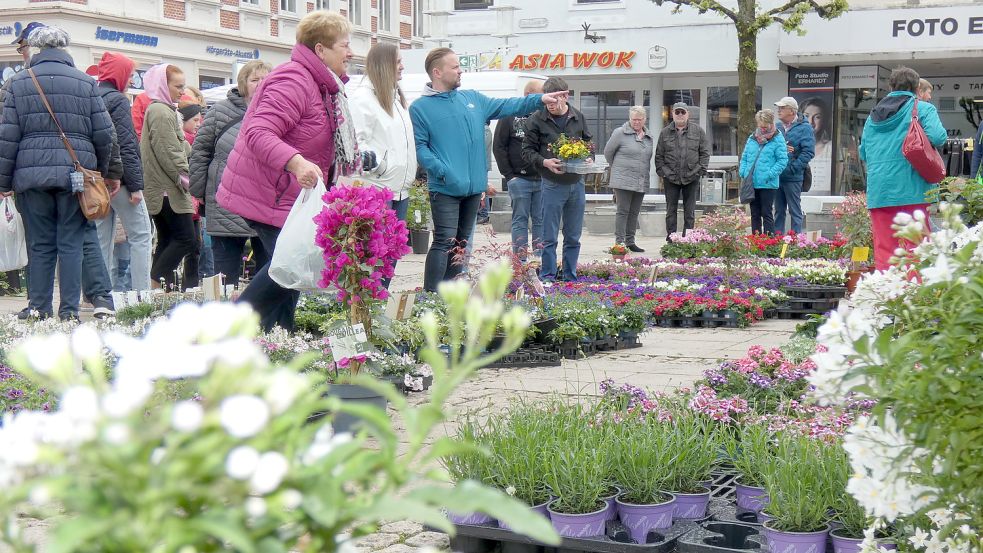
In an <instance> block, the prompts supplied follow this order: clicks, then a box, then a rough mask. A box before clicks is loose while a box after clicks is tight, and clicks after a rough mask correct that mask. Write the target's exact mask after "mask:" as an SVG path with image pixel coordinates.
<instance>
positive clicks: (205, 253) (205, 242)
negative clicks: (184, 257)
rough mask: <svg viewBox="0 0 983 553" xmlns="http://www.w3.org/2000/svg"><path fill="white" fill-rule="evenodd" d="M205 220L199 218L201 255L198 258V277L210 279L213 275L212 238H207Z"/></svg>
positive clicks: (213, 255)
mask: <svg viewBox="0 0 983 553" xmlns="http://www.w3.org/2000/svg"><path fill="white" fill-rule="evenodd" d="M206 224H207V223H206V222H205V218H204V217H202V218H201V255H199V256H198V276H199V277H201V278H205V277H210V276H213V275H214V274H215V254H214V253H213V252H212V237H211V236H209V234H208V231H207V230H205V229H206V228H207V227H206Z"/></svg>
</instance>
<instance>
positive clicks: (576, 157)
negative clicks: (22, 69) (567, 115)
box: [547, 133, 594, 173]
mask: <svg viewBox="0 0 983 553" xmlns="http://www.w3.org/2000/svg"><path fill="white" fill-rule="evenodd" d="M547 148H548V149H549V151H550V152H552V153H553V155H555V156H556V157H557V158H559V159H560V160H562V161H563V170H564V171H566V172H567V173H579V172H582V171H583V169H584V166H585V165H586V164H587V163H589V161H590V160H589V158H590V157H591V156H592V155H594V143H593V142H590V141H588V140H583V139H580V138H570V137H568V136H567V135H566V134H565V133H560V136H559V137H558V138H557V139H556V142H554V143H552V144H550V145H549V146H547Z"/></svg>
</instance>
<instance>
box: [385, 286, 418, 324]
mask: <svg viewBox="0 0 983 553" xmlns="http://www.w3.org/2000/svg"><path fill="white" fill-rule="evenodd" d="M414 303H416V293H415V292H403V293H399V294H393V295H391V296H389V301H388V302H387V303H386V316H387V317H389V318H390V319H396V320H402V319H408V318H410V315H412V314H413V304H414Z"/></svg>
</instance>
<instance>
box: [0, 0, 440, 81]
mask: <svg viewBox="0 0 983 553" xmlns="http://www.w3.org/2000/svg"><path fill="white" fill-rule="evenodd" d="M419 1H421V0H71V1H67V0H66V1H45V0H2V1H0V3H2V4H3V10H0V81H2V80H6V79H7V78H8V77H9V76H10V75H12V74H13V73H14V72H16V71H18V70H19V69H20V66H21V64H22V60H21V57H20V55H19V54H17V53H16V52H15V51H14V48H13V47H7V46H6V44H9V43H10V42H11V41H12V40H13V39H14V37H16V36H17V35H18V34H20V31H21V29H23V27H24V26H26V25H27V24H28V23H30V22H31V21H40V22H42V23H47V24H51V25H58V26H60V27H63V28H64V29H65V30H66V31H68V32H69V34H70V35H71V37H72V45H71V46H70V47H69V50H70V52H71V54H72V57H73V58H74V59H75V63H76V65H77V66H79V68H81V69H82V70H85V68H86V67H88V66H89V65H91V64H94V63H97V62H98V61H99V59H100V58H101V57H102V54H103V52H106V51H114V52H122V53H124V54H126V55H127V56H129V57H131V58H132V59H133V60H134V61H135V62H136V63H137V77H136V78H134V80H133V85H134V88H135V90H140V89H141V88H142V79H141V76H142V73H143V72H144V71H145V70H146V69H148V68H149V67H150V66H152V65H154V64H157V63H164V62H166V63H171V64H174V65H177V66H179V67H181V68H182V69H183V70H184V72H185V74H186V75H187V77H188V84H189V85H193V86H196V87H198V88H201V89H203V90H205V89H208V88H212V87H215V86H221V85H224V84H229V83H231V82H232V81H233V79H234V78H235V74H236V72H237V70H238V67H240V66H241V65H242V64H243V63H245V62H248V61H249V60H253V59H262V60H265V61H268V62H270V63H272V64H273V65H278V64H280V63H283V62H284V61H287V60H288V59H289V58H290V50H291V48H292V47H293V44H294V36H295V32H296V28H297V24H298V23H299V22H300V19H301V17H303V16H304V15H305V14H307V13H308V12H311V11H314V10H316V9H331V10H337V11H339V12H341V13H343V14H345V15H346V16H348V17H349V19H351V20H352V23H353V25H354V32H353V33H352V47H353V49H354V50H355V60H354V64H353V72H358V70H359V68H360V67H361V64H362V63H363V62H364V59H365V55H366V53H367V52H368V50H369V48H370V47H371V46H372V44H375V43H376V42H378V41H385V42H392V43H395V44H398V45H399V46H400V47H401V48H406V49H408V48H411V47H414V46H417V47H420V46H422V44H423V41H422V38H421V37H420V36H419V34H420V33H422V32H423V15H422V11H421V9H420V8H422V6H417V4H418V2H419Z"/></svg>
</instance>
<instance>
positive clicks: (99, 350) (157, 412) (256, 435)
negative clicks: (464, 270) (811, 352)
mask: <svg viewBox="0 0 983 553" xmlns="http://www.w3.org/2000/svg"><path fill="white" fill-rule="evenodd" d="M508 280H509V274H508V271H507V269H506V270H505V271H504V272H503V271H501V270H492V271H491V272H490V274H489V275H487V276H486V277H485V278H483V279H482V281H481V286H482V288H481V293H480V295H478V297H475V298H469V297H468V296H469V294H468V288H467V287H466V285H465V287H464V288H463V289H462V288H461V286H460V285H458V284H456V283H452V284H449V285H444V286H442V288H441V295H442V297H443V298H444V300H445V301H446V303H447V306H448V314H449V317H448V319H449V320H448V324H449V325H450V327H451V329H452V333H453V334H454V336H455V338H456V341H457V343H458V344H462V345H463V346H462V347H460V348H456V349H455V351H454V352H453V355H452V356H451V357H450V359H448V358H446V357H445V356H444V355H442V354H440V353H439V352H438V351H437V349H436V335H435V334H436V333H435V332H434V330H433V329H434V324H433V320H432V319H433V317H432V316H430V317H428V316H427V315H424V317H423V319H424V327H425V328H426V329H427V337H428V344H429V345H430V349H429V350H428V351H426V352H424V356H427V357H428V358H429V360H430V365H431V366H432V367H433V370H434V372H435V373H436V374H437V375H439V376H440V378H438V379H436V384H435V385H434V387H433V389H432V394H431V397H430V400H429V401H427V402H425V403H423V404H421V405H420V406H418V407H411V406H410V405H409V404H408V403H407V401H406V399H405V398H403V397H402V396H401V395H399V394H398V393H396V392H395V390H394V389H393V388H392V387H391V386H389V385H385V384H382V383H379V382H375V381H373V379H371V378H369V377H367V376H366V377H362V378H361V380H358V383H360V384H362V385H364V386H367V387H371V388H373V389H376V390H378V391H379V392H380V393H383V394H384V395H385V396H386V397H387V398H388V400H389V402H390V405H391V406H392V407H393V408H394V409H395V411H396V412H397V414H398V417H399V418H400V419H401V421H400V426H401V427H402V428H404V429H405V430H404V431H403V432H404V433H405V434H404V438H403V439H404V440H405V443H401V441H402V440H401V438H400V437H399V435H398V434H397V430H396V426H394V423H393V421H391V420H390V418H389V417H388V416H387V414H386V413H385V412H384V411H382V410H379V409H377V408H374V407H371V406H366V405H359V404H354V403H347V402H343V401H341V400H340V399H338V398H331V397H325V395H324V393H323V392H324V387H323V385H322V381H323V379H318V378H317V376H316V375H314V374H309V373H305V372H303V371H302V370H301V368H300V367H301V366H302V365H304V364H305V363H306V360H305V356H301V357H300V358H298V359H296V360H295V361H294V362H292V363H291V364H288V365H273V364H271V363H270V362H269V360H268V358H267V357H266V356H265V355H264V354H263V351H262V349H261V347H260V346H259V345H258V344H257V343H256V341H255V338H256V337H257V335H258V318H257V316H256V315H255V314H254V313H253V312H252V311H250V310H249V308H248V307H247V306H244V305H234V304H228V303H213V304H206V305H205V306H196V305H192V304H189V305H182V306H179V307H177V308H176V309H175V310H174V311H173V313H172V314H171V316H170V318H168V319H166V320H162V321H159V322H157V323H156V324H154V325H153V326H152V327H151V328H150V329H149V330H148V331H147V333H146V335H145V336H144V337H142V338H140V339H138V338H133V337H131V336H127V335H124V334H121V333H112V332H110V333H105V334H100V333H99V332H98V331H97V330H96V329H95V328H94V327H92V326H90V325H83V326H80V327H78V328H77V329H75V330H74V332H72V334H70V335H69V334H65V333H56V334H51V335H46V336H37V337H33V338H30V339H29V340H27V341H26V342H24V343H23V344H22V345H21V346H19V347H18V348H17V349H16V350H14V351H13V352H12V353H11V354H10V360H11V362H12V364H13V365H14V366H15V367H16V368H17V370H18V371H20V372H21V373H22V374H24V375H26V376H28V377H30V378H32V379H35V380H37V381H38V382H39V383H43V384H44V385H45V386H47V387H48V388H49V389H51V390H54V391H56V392H57V394H58V396H59V398H60V401H59V405H58V408H57V409H55V410H52V411H50V412H47V413H44V412H36V411H26V410H25V411H21V412H19V413H17V414H7V415H4V419H3V424H2V427H0V513H3V514H4V516H5V517H6V519H7V520H6V521H5V523H4V524H0V545H7V546H9V547H10V548H11V549H12V550H13V551H15V552H18V553H19V552H26V551H35V550H36V546H35V545H32V544H30V543H27V541H26V540H25V536H24V535H22V533H21V531H20V527H21V525H20V523H19V521H18V518H17V517H18V516H20V515H23V516H27V517H31V518H38V519H46V520H47V521H48V529H47V534H48V539H47V544H46V546H45V550H47V551H60V552H66V553H67V552H74V551H100V552H106V553H113V552H119V553H124V552H125V553H132V552H134V551H147V552H158V551H160V552H163V551H182V552H185V551H201V552H207V551H240V552H264V553H265V552H270V553H272V552H284V553H285V552H287V551H303V552H313V551H317V552H322V551H336V550H338V549H339V548H341V547H342V546H343V545H344V544H346V543H347V541H346V540H348V539H349V538H352V537H358V536H360V535H362V534H365V533H368V532H371V531H373V530H374V529H375V527H376V526H377V525H378V523H379V522H380V521H382V520H401V519H407V518H408V519H413V520H417V521H419V522H421V523H425V524H428V525H430V526H432V527H434V528H437V529H440V530H444V531H448V532H453V526H452V525H451V524H450V523H449V521H448V520H447V519H446V517H445V516H444V513H443V508H447V509H449V510H452V511H455V512H469V511H483V512H487V513H489V514H491V515H492V516H494V517H496V518H498V519H501V520H505V521H507V522H508V523H509V524H510V525H511V527H512V528H513V529H514V530H515V531H516V532H519V533H524V534H527V535H530V536H533V537H535V538H536V539H538V540H541V541H544V542H546V543H557V542H558V537H557V536H556V534H555V533H554V532H553V530H552V528H551V527H550V525H549V523H548V522H546V521H545V520H544V519H543V518H541V517H531V516H529V513H528V511H527V509H526V508H525V507H524V506H523V505H522V504H521V503H519V502H518V501H516V500H514V499H512V498H509V497H508V496H507V495H506V494H505V493H503V492H500V491H497V490H494V489H491V488H488V487H486V486H484V485H482V484H480V483H478V482H474V481H464V482H459V483H457V485H456V486H454V487H450V486H449V479H448V477H447V475H446V473H444V472H443V471H439V470H435V469H434V466H435V460H436V459H437V458H439V457H440V456H443V455H447V454H453V453H454V452H457V451H466V450H468V449H469V448H472V447H473V446H472V445H470V444H466V443H461V442H457V441H454V440H452V439H450V438H446V437H445V438H439V437H438V438H436V439H434V440H433V441H432V443H431V435H432V433H433V430H434V428H435V426H437V425H439V424H441V423H443V422H444V421H445V420H446V412H445V407H444V406H445V403H446V401H447V399H448V397H449V396H450V395H451V393H452V392H453V391H454V389H455V388H456V387H457V386H458V385H460V384H461V383H462V382H463V381H464V380H466V379H467V378H469V377H470V376H471V375H472V374H473V373H474V371H475V370H476V368H477V367H479V366H481V365H482V364H484V363H488V362H492V361H494V360H495V359H497V358H499V357H501V356H502V355H504V354H505V353H506V352H507V351H510V348H511V349H515V348H516V347H517V346H518V343H519V342H520V341H521V339H522V336H523V335H524V332H525V329H526V327H527V326H528V325H529V319H528V317H527V316H526V315H525V314H524V313H522V312H521V311H519V310H513V311H510V312H508V313H506V312H504V309H503V308H502V305H501V304H500V303H499V302H498V301H497V300H498V298H500V297H501V295H502V294H503V293H504V290H505V287H506V286H507V284H508ZM499 320H503V321H504V326H505V328H506V330H507V335H508V338H507V339H506V340H505V341H504V343H503V345H502V347H501V348H500V349H499V350H497V351H495V352H492V353H491V354H490V355H488V356H486V357H480V356H479V353H478V352H480V351H481V350H482V349H483V344H485V343H487V342H488V340H489V339H490V337H491V332H492V330H493V329H494V327H495V326H496V325H497V324H498V322H499ZM104 346H105V347H108V348H109V349H110V350H112V351H113V352H114V354H115V355H116V356H118V363H117V365H116V367H115V370H114V372H113V376H112V378H107V377H106V374H107V371H106V366H105V360H104V357H103V347H104ZM175 380H183V381H187V382H190V383H193V384H194V386H195V387H196V388H197V391H198V395H197V396H196V399H191V400H180V401H175V402H172V403H169V404H165V405H163V406H161V407H160V408H156V409H151V410H148V409H147V408H146V406H147V403H148V401H149V400H150V399H151V397H152V396H153V395H154V393H155V391H156V390H157V389H158V388H159V387H160V386H163V385H164V384H165V383H166V382H168V381H175ZM320 412H327V413H328V416H326V417H324V418H322V419H319V420H317V421H316V422H311V421H310V420H309V418H310V416H311V415H312V414H314V413H320ZM340 412H345V413H349V414H352V415H355V416H357V417H358V418H360V419H361V420H362V422H363V424H362V425H361V429H360V430H359V431H358V433H357V434H354V435H353V434H348V433H343V434H334V433H333V431H332V428H331V426H330V422H331V420H332V418H333V414H335V413H340ZM53 515H64V516H53Z"/></svg>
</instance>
